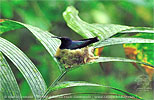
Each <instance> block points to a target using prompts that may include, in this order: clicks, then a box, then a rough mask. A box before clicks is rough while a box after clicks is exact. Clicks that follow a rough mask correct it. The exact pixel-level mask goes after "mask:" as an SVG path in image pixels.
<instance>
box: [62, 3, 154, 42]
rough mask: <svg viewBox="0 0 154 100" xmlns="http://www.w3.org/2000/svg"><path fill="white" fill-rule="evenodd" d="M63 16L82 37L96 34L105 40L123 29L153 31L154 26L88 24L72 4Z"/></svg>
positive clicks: (127, 30)
mask: <svg viewBox="0 0 154 100" xmlns="http://www.w3.org/2000/svg"><path fill="white" fill-rule="evenodd" d="M63 17H64V19H65V21H66V22H67V25H68V26H69V27H70V28H71V29H72V30H74V31H75V32H77V33H78V34H80V35H81V36H83V37H84V38H90V37H94V36H97V37H99V38H100V39H101V40H105V39H108V38H109V37H111V36H113V35H115V34H117V33H122V32H123V31H124V32H126V33H128V32H129V33H130V32H132V30H133V31H135V32H148V33H149V32H150V33H154V28H149V27H147V28H146V27H143V28H142V27H130V26H125V25H115V24H89V23H87V22H85V21H83V20H81V19H80V17H79V16H78V11H77V10H76V9H75V8H74V7H72V6H69V7H67V9H66V11H65V12H64V13H63ZM124 32H123V33H124Z"/></svg>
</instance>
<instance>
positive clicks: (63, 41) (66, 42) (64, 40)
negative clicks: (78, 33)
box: [52, 37, 72, 49]
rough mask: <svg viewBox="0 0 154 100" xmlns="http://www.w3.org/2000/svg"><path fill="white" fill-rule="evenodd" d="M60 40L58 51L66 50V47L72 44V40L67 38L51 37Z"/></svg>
mask: <svg viewBox="0 0 154 100" xmlns="http://www.w3.org/2000/svg"><path fill="white" fill-rule="evenodd" d="M52 38H58V39H60V40H61V45H60V49H68V46H69V45H71V44H72V40H71V39H70V38H68V37H52Z"/></svg>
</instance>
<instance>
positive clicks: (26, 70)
mask: <svg viewBox="0 0 154 100" xmlns="http://www.w3.org/2000/svg"><path fill="white" fill-rule="evenodd" d="M0 51H1V52H2V53H3V54H4V55H6V56H7V57H8V58H9V59H10V60H11V61H12V62H13V64H14V65H15V66H16V67H17V68H18V69H19V71H20V72H21V73H22V75H23V76H24V77H25V79H26V81H27V82H28V84H29V86H30V88H31V90H32V93H33V95H34V97H35V99H36V98H39V97H40V96H41V95H42V94H43V93H44V92H45V90H46V84H45V82H44V79H43V77H42V75H41V74H40V72H39V71H38V69H37V68H36V67H35V65H34V64H33V63H32V62H31V60H30V59H29V58H28V57H27V56H26V55H25V54H24V53H23V52H22V51H21V50H20V49H19V48H17V47H16V46H15V45H13V44H12V43H10V42H9V41H7V40H5V39H3V38H1V37H0Z"/></svg>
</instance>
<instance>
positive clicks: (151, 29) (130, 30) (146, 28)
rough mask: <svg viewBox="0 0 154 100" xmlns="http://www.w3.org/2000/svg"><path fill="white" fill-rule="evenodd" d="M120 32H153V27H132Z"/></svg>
mask: <svg viewBox="0 0 154 100" xmlns="http://www.w3.org/2000/svg"><path fill="white" fill-rule="evenodd" d="M120 33H154V28H149V27H134V28H131V29H128V30H126V31H122V32H120Z"/></svg>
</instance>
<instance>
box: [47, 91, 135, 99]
mask: <svg viewBox="0 0 154 100" xmlns="http://www.w3.org/2000/svg"><path fill="white" fill-rule="evenodd" d="M79 94H90V95H92V94H93V95H96V94H97V95H100V98H101V99H104V98H106V96H108V95H112V96H113V98H114V96H115V98H118V97H119V98H120V99H122V98H127V99H136V98H133V97H132V96H124V95H119V94H113V93H112V94H111V93H99V92H94V93H93V92H90V93H87V92H85V93H82V92H81V93H65V94H60V95H53V96H50V97H49V98H48V99H55V98H62V97H64V96H68V97H69V96H70V95H79ZM103 96H104V97H103ZM89 99H90V98H89ZM96 99H98V98H96Z"/></svg>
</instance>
